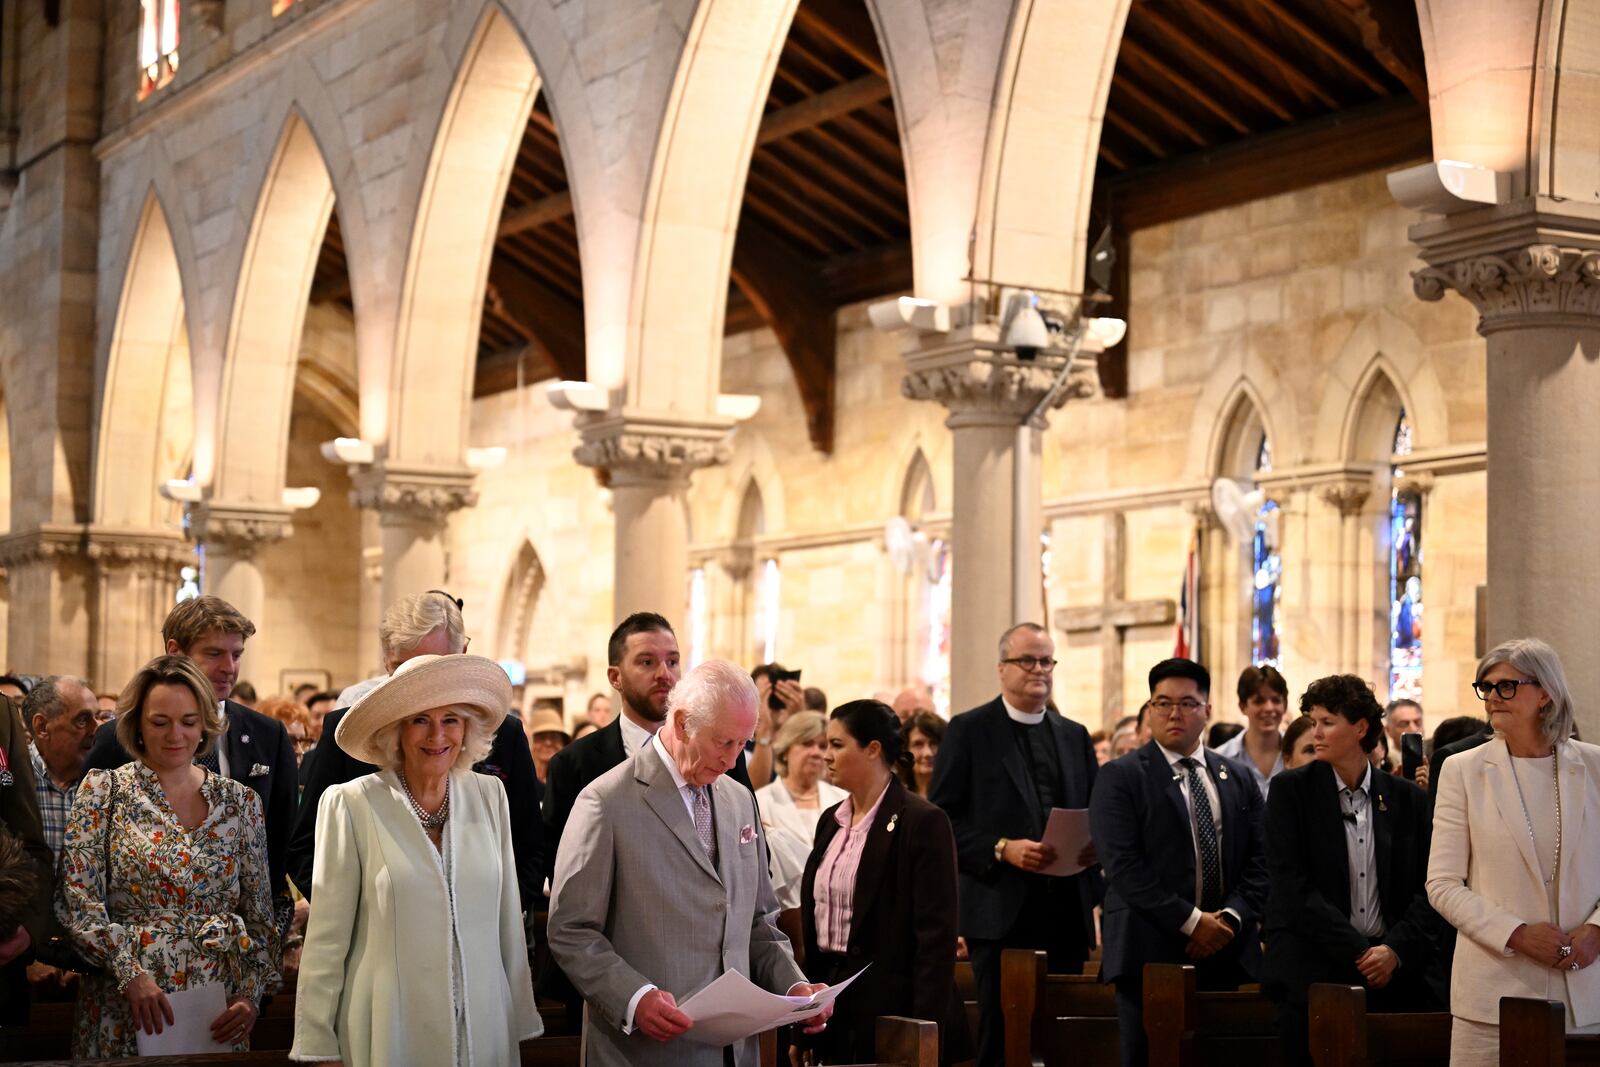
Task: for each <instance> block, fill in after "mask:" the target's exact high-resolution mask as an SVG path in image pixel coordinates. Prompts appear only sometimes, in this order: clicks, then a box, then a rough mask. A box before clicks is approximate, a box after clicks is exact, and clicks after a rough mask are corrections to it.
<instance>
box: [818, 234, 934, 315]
mask: <svg viewBox="0 0 1600 1067" xmlns="http://www.w3.org/2000/svg"><path fill="white" fill-rule="evenodd" d="M821 275H822V281H823V284H824V285H826V286H827V289H828V299H829V300H830V301H832V303H833V306H834V307H843V306H844V305H845V304H858V303H860V302H861V301H863V300H871V299H873V298H874V297H880V296H888V295H890V294H891V293H903V292H905V291H906V290H908V289H910V288H911V285H912V268H911V242H910V241H896V242H894V243H893V244H885V245H878V246H876V247H874V248H866V249H862V250H861V251H860V252H849V253H846V254H845V255H842V256H835V257H834V258H833V259H830V260H828V261H827V263H825V264H824V265H823V267H822V270H821Z"/></svg>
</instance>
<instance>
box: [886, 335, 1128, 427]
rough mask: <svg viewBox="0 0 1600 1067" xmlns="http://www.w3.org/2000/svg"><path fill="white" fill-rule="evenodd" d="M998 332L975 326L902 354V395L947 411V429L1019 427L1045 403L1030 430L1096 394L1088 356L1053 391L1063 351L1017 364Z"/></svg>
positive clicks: (1046, 352) (1064, 359) (1064, 358)
mask: <svg viewBox="0 0 1600 1067" xmlns="http://www.w3.org/2000/svg"><path fill="white" fill-rule="evenodd" d="M998 333H999V331H998V329H997V328H996V327H993V326H988V327H984V326H973V327H969V328H967V329H964V330H959V331H955V332H954V333H952V334H951V335H948V336H947V337H944V338H939V339H937V340H936V341H934V343H932V344H930V345H926V346H923V347H921V348H917V349H914V350H912V351H909V352H906V353H905V356H904V358H905V361H906V376H905V378H903V379H902V380H901V383H900V393H901V395H902V396H904V397H906V398H908V399H910V400H933V401H937V402H938V403H940V404H943V405H944V406H945V407H946V408H947V409H948V410H949V412H950V417H949V419H947V420H946V423H947V425H949V426H950V428H951V429H957V428H959V427H961V426H977V425H1014V426H1021V425H1022V423H1023V422H1024V421H1025V420H1027V419H1028V418H1029V417H1030V416H1032V415H1033V413H1034V411H1035V410H1036V409H1037V408H1038V407H1039V405H1040V404H1041V402H1045V412H1041V413H1040V415H1039V416H1038V417H1037V418H1036V419H1034V428H1035V429H1041V430H1042V429H1043V428H1044V426H1045V413H1047V412H1049V411H1053V410H1056V409H1058V408H1060V407H1062V406H1063V405H1065V404H1066V402H1067V401H1068V400H1072V399H1087V398H1089V397H1092V396H1094V395H1095V394H1096V392H1097V391H1098V390H1099V380H1100V379H1099V375H1098V374H1097V373H1096V371H1095V362H1094V359H1093V358H1092V357H1089V356H1084V355H1080V356H1079V357H1078V358H1077V359H1076V360H1075V361H1074V362H1073V365H1072V370H1071V372H1070V373H1069V374H1068V376H1067V380H1066V381H1065V382H1064V383H1062V385H1061V387H1060V388H1056V379H1057V377H1058V376H1059V375H1060V373H1061V370H1062V368H1063V367H1065V366H1066V363H1067V353H1066V352H1064V351H1059V350H1055V349H1043V350H1040V351H1039V352H1038V354H1037V355H1036V356H1035V357H1034V358H1033V359H1021V358H1019V357H1018V356H1017V354H1016V352H1015V350H1013V349H1011V348H1009V347H1007V346H1005V345H1002V344H1000V343H999V342H998V339H997V338H998ZM1046 398H1048V402H1046Z"/></svg>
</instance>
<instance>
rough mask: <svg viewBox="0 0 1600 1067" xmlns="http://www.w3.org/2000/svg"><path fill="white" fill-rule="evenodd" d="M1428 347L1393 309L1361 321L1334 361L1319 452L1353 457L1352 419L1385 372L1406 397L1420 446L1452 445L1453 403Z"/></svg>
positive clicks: (1319, 425)
mask: <svg viewBox="0 0 1600 1067" xmlns="http://www.w3.org/2000/svg"><path fill="white" fill-rule="evenodd" d="M1427 351H1428V350H1427V347H1426V346H1425V345H1424V343H1423V341H1422V338H1421V337H1419V336H1418V335H1417V333H1416V331H1415V330H1413V329H1412V328H1411V327H1410V326H1409V325H1408V324H1407V323H1406V322H1405V321H1404V320H1402V319H1401V318H1400V317H1399V316H1397V315H1395V314H1393V313H1391V312H1388V311H1378V312H1374V313H1373V314H1371V315H1368V316H1366V317H1365V318H1363V319H1362V320H1361V321H1360V322H1358V323H1357V324H1356V326H1355V328H1354V329H1353V330H1351V332H1350V336H1349V337H1347V338H1346V339H1345V342H1344V344H1343V345H1342V346H1340V349H1339V353H1338V355H1337V356H1336V357H1335V358H1334V359H1333V361H1332V362H1331V363H1330V364H1329V365H1328V373H1327V385H1326V386H1325V387H1324V389H1323V394H1322V400H1321V404H1320V406H1319V408H1318V414H1317V422H1316V426H1315V430H1314V433H1315V437H1314V438H1313V440H1312V447H1313V448H1314V452H1313V454H1314V455H1317V456H1340V457H1348V456H1349V455H1350V447H1351V444H1352V442H1351V440H1350V434H1351V432H1352V423H1351V419H1352V418H1353V417H1354V414H1355V412H1356V410H1357V407H1356V405H1357V404H1358V403H1359V401H1360V398H1362V397H1363V396H1365V395H1366V391H1367V389H1368V388H1369V387H1370V386H1371V384H1372V381H1373V376H1374V375H1376V374H1383V375H1385V376H1386V377H1387V378H1388V379H1389V381H1390V382H1391V383H1392V384H1393V386H1394V388H1395V391H1396V392H1397V393H1399V394H1400V396H1401V398H1402V399H1403V400H1404V401H1405V408H1406V411H1407V412H1408V413H1409V414H1410V415H1411V427H1412V432H1413V435H1414V441H1415V444H1416V447H1417V448H1419V449H1427V448H1436V447H1439V446H1442V445H1445V444H1450V443H1452V442H1453V437H1452V428H1451V425H1450V407H1449V401H1448V398H1447V397H1446V395H1445V391H1444V387H1443V385H1441V384H1440V381H1439V375H1438V373H1437V372H1436V371H1435V369H1434V366H1433V361H1432V360H1431V359H1430V358H1429V356H1428V354H1427Z"/></svg>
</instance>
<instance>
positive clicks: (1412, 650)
mask: <svg viewBox="0 0 1600 1067" xmlns="http://www.w3.org/2000/svg"><path fill="white" fill-rule="evenodd" d="M1410 453H1411V423H1410V420H1408V419H1407V418H1406V414H1405V412H1403V411H1402V412H1401V413H1400V421H1399V424H1398V425H1397V426H1396V427H1395V435H1394V454H1395V455H1396V456H1405V455H1409V454H1410ZM1392 473H1393V482H1394V484H1395V486H1396V488H1395V489H1394V490H1393V491H1392V492H1391V493H1390V495H1389V699H1390V700H1399V699H1402V698H1404V699H1407V700H1421V699H1422V495H1421V494H1420V493H1417V492H1414V491H1410V490H1406V491H1402V490H1401V489H1399V488H1398V486H1399V484H1400V477H1401V475H1402V473H1403V472H1402V471H1401V469H1400V468H1399V467H1398V466H1397V467H1395V468H1394V469H1393V472H1392Z"/></svg>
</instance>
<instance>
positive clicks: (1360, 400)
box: [1339, 353, 1416, 463]
mask: <svg viewBox="0 0 1600 1067" xmlns="http://www.w3.org/2000/svg"><path fill="white" fill-rule="evenodd" d="M1401 412H1406V413H1408V414H1410V413H1411V412H1412V406H1411V401H1410V400H1409V398H1408V397H1407V395H1406V390H1405V389H1404V388H1403V386H1402V385H1401V382H1400V379H1399V376H1398V375H1397V374H1396V373H1395V371H1394V368H1393V367H1392V366H1391V365H1390V364H1389V361H1388V360H1387V359H1385V358H1384V357H1383V355H1382V354H1381V353H1380V354H1379V355H1376V356H1374V357H1373V358H1372V362H1371V363H1369V364H1368V365H1367V370H1366V372H1365V373H1364V374H1363V375H1362V378H1361V381H1360V383H1359V384H1358V385H1357V386H1356V391H1355V394H1354V396H1353V397H1352V398H1351V402H1350V405H1349V408H1348V410H1347V411H1346V412H1345V416H1344V427H1343V431H1342V432H1341V434H1340V447H1339V456H1340V458H1341V459H1346V460H1351V461H1354V462H1358V463H1360V462H1375V463H1386V462H1387V461H1388V458H1389V456H1390V455H1391V454H1392V452H1393V448H1394V433H1395V427H1396V426H1397V425H1398V424H1399V421H1400V413H1401ZM1415 430H1416V423H1415V421H1414V416H1413V422H1412V431H1413V433H1415Z"/></svg>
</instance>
